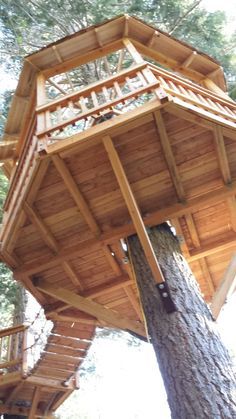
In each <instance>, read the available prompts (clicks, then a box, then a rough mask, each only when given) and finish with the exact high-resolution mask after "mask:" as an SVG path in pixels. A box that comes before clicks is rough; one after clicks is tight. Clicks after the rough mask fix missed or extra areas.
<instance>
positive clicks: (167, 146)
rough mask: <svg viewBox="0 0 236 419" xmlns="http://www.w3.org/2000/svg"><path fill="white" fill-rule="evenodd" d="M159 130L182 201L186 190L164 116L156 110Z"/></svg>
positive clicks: (165, 154)
mask: <svg viewBox="0 0 236 419" xmlns="http://www.w3.org/2000/svg"><path fill="white" fill-rule="evenodd" d="M154 118H155V121H156V127H157V131H158V133H159V137H160V142H161V146H162V150H163V153H164V156H165V160H166V164H167V166H168V169H169V172H170V176H171V179H172V182H173V184H174V186H175V190H176V193H177V196H178V199H179V200H180V202H182V201H185V192H184V188H183V185H182V183H181V178H180V175H179V173H178V169H177V166H176V163H175V158H174V155H173V152H172V149H171V145H170V141H169V138H168V135H167V132H166V128H165V123H164V121H163V118H162V114H161V111H156V112H154Z"/></svg>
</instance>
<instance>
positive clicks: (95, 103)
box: [91, 91, 99, 108]
mask: <svg viewBox="0 0 236 419" xmlns="http://www.w3.org/2000/svg"><path fill="white" fill-rule="evenodd" d="M91 98H92V101H93V106H94V107H95V108H97V106H99V103H98V98H97V95H96V93H95V92H94V91H93V92H91Z"/></svg>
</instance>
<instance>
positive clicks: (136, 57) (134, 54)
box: [122, 38, 144, 64]
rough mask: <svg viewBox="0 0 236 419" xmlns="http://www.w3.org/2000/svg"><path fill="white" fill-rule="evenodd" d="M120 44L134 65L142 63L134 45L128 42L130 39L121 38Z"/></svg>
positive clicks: (141, 58)
mask: <svg viewBox="0 0 236 419" xmlns="http://www.w3.org/2000/svg"><path fill="white" fill-rule="evenodd" d="M122 42H123V44H124V46H125V48H126V49H127V51H128V52H129V53H130V55H131V57H132V58H133V60H134V62H135V64H142V63H143V62H144V59H143V57H142V55H141V54H140V53H139V52H138V50H137V49H136V48H135V46H134V44H133V43H132V42H131V41H130V39H128V38H123V40H122Z"/></svg>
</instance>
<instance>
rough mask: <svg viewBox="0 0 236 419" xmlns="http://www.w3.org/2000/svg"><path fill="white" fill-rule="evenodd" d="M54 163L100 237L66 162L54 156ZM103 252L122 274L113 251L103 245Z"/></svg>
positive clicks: (95, 233)
mask: <svg viewBox="0 0 236 419" xmlns="http://www.w3.org/2000/svg"><path fill="white" fill-rule="evenodd" d="M52 160H53V163H54V165H55V167H56V169H57V170H58V172H59V173H60V175H61V177H62V179H63V181H64V183H65V185H66V187H67V189H68V191H69V192H70V194H71V196H72V198H73V199H74V201H75V203H76V205H77V206H78V208H79V210H80V212H81V214H82V216H83V217H84V219H85V221H86V222H87V224H88V226H89V228H90V229H91V231H92V233H93V234H94V235H95V237H98V236H100V234H101V230H100V227H99V226H98V224H97V222H96V220H95V218H94V216H93V214H92V212H91V210H90V208H89V206H88V204H87V202H86V200H85V199H84V197H83V195H82V193H81V192H80V190H79V187H78V185H77V184H76V182H75V181H74V179H73V177H72V175H71V173H70V171H69V169H68V168H67V166H66V164H65V162H64V161H63V160H62V159H61V158H60V157H59V156H58V155H53V156H52ZM102 249H103V252H104V254H105V256H106V258H107V260H108V262H109V264H110V265H111V267H112V269H113V270H114V272H115V273H116V274H117V275H120V274H121V270H120V267H119V265H118V264H117V262H116V260H115V258H114V257H113V256H112V254H111V251H110V249H109V246H103V245H102Z"/></svg>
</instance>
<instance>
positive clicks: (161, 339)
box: [128, 223, 236, 419]
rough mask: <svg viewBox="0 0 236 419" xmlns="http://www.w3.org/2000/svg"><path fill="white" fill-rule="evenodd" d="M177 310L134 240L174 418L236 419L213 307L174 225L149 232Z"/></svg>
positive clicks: (231, 378) (232, 381) (229, 369)
mask: <svg viewBox="0 0 236 419" xmlns="http://www.w3.org/2000/svg"><path fill="white" fill-rule="evenodd" d="M149 238H150V240H151V243H152V246H153V248H154V251H155V253H156V256H157V258H158V261H159V263H160V267H161V269H162V272H163V274H164V277H165V279H166V281H167V283H168V286H169V289H170V293H171V297H172V299H173V301H174V304H175V306H176V311H173V312H172V313H167V311H166V310H165V308H164V306H163V302H162V299H161V297H160V293H159V292H158V289H157V285H156V283H155V281H154V279H153V277H152V273H151V271H150V268H149V265H148V263H147V261H146V258H145V256H144V253H143V250H142V247H141V245H140V242H139V240H138V237H137V236H132V237H130V238H129V240H128V243H129V249H130V253H131V259H132V262H133V265H134V269H135V272H136V277H137V283H138V288H139V291H140V298H141V302H142V306H143V309H144V313H145V317H146V324H147V328H148V333H149V335H150V337H151V342H152V344H153V347H154V350H155V353H156V357H157V360H158V363H159V367H160V370H161V373H162V377H163V380H164V384H165V388H166V391H167V396H168V402H169V406H170V409H171V414H172V417H173V418H174V419H195V418H198V419H205V418H212V419H213V418H214V419H216V418H224V419H232V418H234V417H236V394H235V386H236V377H235V372H234V370H233V365H232V361H231V359H230V356H229V354H228V352H227V349H226V348H225V347H224V345H223V343H222V341H221V338H220V336H219V334H218V332H217V330H216V327H215V324H214V321H213V318H212V315H211V313H210V310H209V308H208V306H207V305H206V304H205V302H204V301H203V298H202V296H201V293H200V290H199V287H198V284H197V282H196V280H195V278H194V277H193V275H192V273H191V271H190V269H189V266H188V264H187V262H186V261H185V260H184V258H183V256H182V254H181V251H180V247H179V243H178V241H177V239H176V237H175V236H174V235H173V233H172V231H171V229H170V227H169V226H168V224H167V223H166V224H162V225H160V226H157V227H155V228H152V229H150V230H149Z"/></svg>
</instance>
